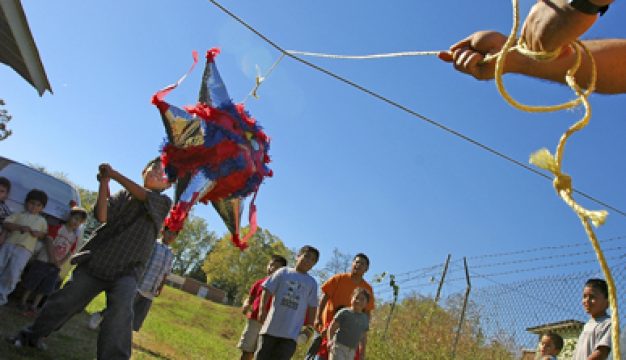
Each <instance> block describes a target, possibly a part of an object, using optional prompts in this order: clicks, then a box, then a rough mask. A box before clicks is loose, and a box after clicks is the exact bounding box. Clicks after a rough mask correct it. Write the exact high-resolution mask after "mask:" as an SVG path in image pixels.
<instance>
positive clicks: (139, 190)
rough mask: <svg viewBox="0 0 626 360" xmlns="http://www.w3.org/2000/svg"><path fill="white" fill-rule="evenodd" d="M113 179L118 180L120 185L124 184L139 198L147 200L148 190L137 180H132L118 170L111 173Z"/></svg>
mask: <svg viewBox="0 0 626 360" xmlns="http://www.w3.org/2000/svg"><path fill="white" fill-rule="evenodd" d="M111 179H113V180H115V181H117V182H118V183H119V184H120V185H122V186H123V187H124V188H125V189H126V190H128V192H129V193H130V194H131V195H132V196H133V197H134V198H135V199H137V200H139V201H145V200H146V197H147V193H148V192H147V190H146V189H145V188H144V187H143V186H141V185H139V184H137V183H136V182H134V181H132V180H130V179H129V178H127V177H126V176H124V175H122V174H120V173H119V172H117V171H113V172H112V174H111Z"/></svg>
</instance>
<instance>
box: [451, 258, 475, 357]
mask: <svg viewBox="0 0 626 360" xmlns="http://www.w3.org/2000/svg"><path fill="white" fill-rule="evenodd" d="M463 264H464V265H465V280H466V281H467V287H466V288H465V298H464V299H463V310H461V318H460V319H459V326H458V327H457V329H456V337H455V338H454V346H453V347H452V359H455V358H456V347H457V345H458V343H459V337H460V336H461V328H462V327H463V321H465V310H466V309H467V299H468V298H469V293H470V290H471V289H472V283H471V282H470V276H469V270H468V268H467V258H466V257H463Z"/></svg>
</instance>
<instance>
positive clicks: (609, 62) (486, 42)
mask: <svg viewBox="0 0 626 360" xmlns="http://www.w3.org/2000/svg"><path fill="white" fill-rule="evenodd" d="M505 41H506V36H504V35H503V34H501V33H498V32H496V31H479V32H476V33H474V34H472V35H470V36H468V37H467V38H465V39H463V40H461V41H459V42H457V43H456V44H454V45H452V46H451V47H450V50H449V51H444V52H441V53H439V58H440V59H441V60H443V61H446V62H450V63H452V64H453V66H454V68H455V69H456V70H458V71H460V72H463V73H466V74H469V75H471V76H473V77H474V78H476V79H478V80H490V79H493V78H494V74H495V60H492V61H490V62H487V63H484V62H483V60H484V58H485V56H486V55H488V54H495V53H497V52H498V51H500V49H501V48H502V46H503V45H504V42H505ZM583 44H584V45H585V46H586V47H587V48H588V49H589V51H590V52H591V54H592V55H593V57H594V59H595V61H596V68H597V81H596V92H598V93H603V94H618V93H626V39H601V40H587V41H583ZM582 60H583V61H582V64H581V67H580V69H579V70H578V72H577V73H576V81H577V82H578V84H580V85H581V86H582V87H586V86H587V85H588V84H589V81H590V75H591V62H590V59H589V58H588V57H587V56H586V55H585V54H583V56H582ZM574 61H575V53H574V51H573V49H572V48H571V47H570V46H566V47H565V48H564V49H563V51H562V53H561V55H560V56H559V57H558V58H557V59H555V60H552V61H537V60H533V59H531V58H529V57H527V56H524V55H522V54H520V53H518V52H517V51H513V52H511V53H509V55H508V56H507V59H506V62H505V64H504V72H505V73H518V74H523V75H527V76H531V77H536V78H540V79H545V80H551V81H555V82H560V83H565V74H566V72H567V70H568V69H569V68H570V67H571V66H572V64H574Z"/></svg>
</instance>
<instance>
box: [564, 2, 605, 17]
mask: <svg viewBox="0 0 626 360" xmlns="http://www.w3.org/2000/svg"><path fill="white" fill-rule="evenodd" d="M568 3H569V5H570V6H571V7H573V8H574V9H576V10H578V11H580V12H581V13H585V14H589V15H596V14H600V16H602V15H604V13H605V12H606V11H607V10H608V9H609V6H608V5H604V6H598V5H596V4H594V3H592V2H591V1H589V0H569V1H568Z"/></svg>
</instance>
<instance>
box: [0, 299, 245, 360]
mask: <svg viewBox="0 0 626 360" xmlns="http://www.w3.org/2000/svg"><path fill="white" fill-rule="evenodd" d="M102 308H104V297H103V296H102V297H99V298H96V300H94V302H92V304H90V305H89V306H88V307H87V311H97V310H100V309H102ZM88 318H89V315H88V313H87V312H83V313H81V314H78V315H76V316H74V317H73V318H72V319H71V320H70V321H69V322H68V323H67V324H66V325H65V326H63V328H62V329H61V330H60V331H57V332H54V333H53V334H52V335H50V337H48V339H47V340H46V343H47V344H48V349H47V350H46V351H40V350H36V349H31V348H26V349H14V348H13V347H12V346H10V345H9V344H8V343H7V342H5V341H1V342H0V358H1V359H50V360H52V359H54V360H58V359H77V360H78V359H81V360H82V359H95V357H96V338H97V332H96V331H93V330H90V329H89V328H88V327H87V321H88ZM0 319H1V320H0V334H1V335H2V337H3V338H4V337H6V336H9V335H12V334H14V333H16V332H17V331H18V330H19V329H20V328H22V327H23V326H24V325H27V324H28V323H30V322H32V319H30V318H27V317H25V316H23V315H22V314H21V313H20V312H19V311H18V310H17V308H16V307H15V306H14V305H13V304H9V305H6V306H3V307H0ZM243 325H244V318H243V316H242V315H241V313H240V312H239V309H238V308H233V307H230V306H225V305H221V304H216V303H213V302H210V301H208V300H204V299H200V298H198V297H195V296H193V295H190V294H187V293H184V292H182V291H179V290H177V289H173V288H170V287H165V289H163V293H162V295H161V296H160V297H158V298H157V299H155V301H154V303H153V306H152V309H151V310H150V313H149V314H148V317H147V319H146V321H145V323H144V325H143V328H142V329H141V331H140V332H136V333H134V334H133V355H132V359H216V360H217V359H220V360H223V359H237V358H238V357H239V350H238V349H237V348H236V344H237V341H238V340H239V335H240V332H241V329H242V328H243Z"/></svg>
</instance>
